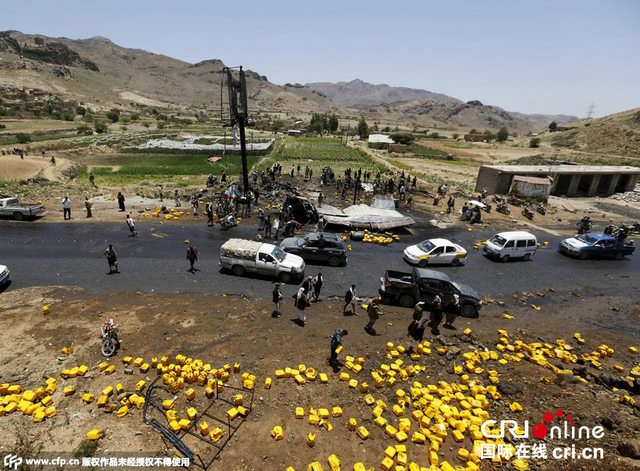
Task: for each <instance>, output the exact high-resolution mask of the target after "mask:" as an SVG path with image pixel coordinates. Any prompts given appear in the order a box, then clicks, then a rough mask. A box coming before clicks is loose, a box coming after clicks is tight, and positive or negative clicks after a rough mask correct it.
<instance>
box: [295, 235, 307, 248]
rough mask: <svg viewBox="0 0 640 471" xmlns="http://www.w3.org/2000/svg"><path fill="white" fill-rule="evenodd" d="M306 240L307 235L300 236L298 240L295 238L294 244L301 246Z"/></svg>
mask: <svg viewBox="0 0 640 471" xmlns="http://www.w3.org/2000/svg"><path fill="white" fill-rule="evenodd" d="M308 240H309V238H308V237H300V238H299V239H298V240H296V245H297V246H298V247H302V246H303V245H305V244H306V243H307V241H308Z"/></svg>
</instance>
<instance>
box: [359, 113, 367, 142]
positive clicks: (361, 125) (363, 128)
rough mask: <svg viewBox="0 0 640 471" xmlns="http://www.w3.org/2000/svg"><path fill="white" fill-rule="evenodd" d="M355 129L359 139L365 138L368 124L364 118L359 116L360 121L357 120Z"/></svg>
mask: <svg viewBox="0 0 640 471" xmlns="http://www.w3.org/2000/svg"><path fill="white" fill-rule="evenodd" d="M357 131H358V136H360V139H366V138H367V137H369V125H368V124H367V121H366V120H365V119H364V118H360V121H358V128H357Z"/></svg>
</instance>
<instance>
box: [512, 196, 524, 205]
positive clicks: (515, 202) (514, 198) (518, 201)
mask: <svg viewBox="0 0 640 471" xmlns="http://www.w3.org/2000/svg"><path fill="white" fill-rule="evenodd" d="M508 203H509V204H512V205H513V206H522V204H523V203H524V201H522V200H521V199H519V198H518V197H517V196H515V195H511V196H509V201H508Z"/></svg>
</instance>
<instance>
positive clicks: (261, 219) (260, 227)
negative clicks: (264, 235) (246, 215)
mask: <svg viewBox="0 0 640 471" xmlns="http://www.w3.org/2000/svg"><path fill="white" fill-rule="evenodd" d="M262 231H264V211H263V210H262V208H259V209H258V233H260V232H262Z"/></svg>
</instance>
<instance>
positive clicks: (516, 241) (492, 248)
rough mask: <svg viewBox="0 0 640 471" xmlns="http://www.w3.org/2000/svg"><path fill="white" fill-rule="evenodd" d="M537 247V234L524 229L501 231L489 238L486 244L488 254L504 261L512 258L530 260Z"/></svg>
mask: <svg viewBox="0 0 640 471" xmlns="http://www.w3.org/2000/svg"><path fill="white" fill-rule="evenodd" d="M537 249H538V241H537V239H536V236H534V235H533V234H531V233H529V232H524V231H512V232H501V233H499V234H496V235H494V236H493V237H492V238H491V239H489V240H488V241H487V243H486V244H485V246H484V251H485V252H486V253H487V255H489V256H490V257H496V258H499V259H500V260H502V261H503V262H507V261H509V259H512V258H521V259H523V260H529V259H530V258H531V257H532V256H533V255H534V254H535V253H536V250H537Z"/></svg>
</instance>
